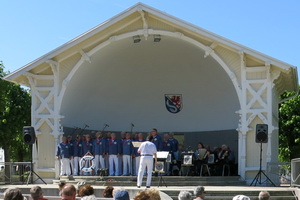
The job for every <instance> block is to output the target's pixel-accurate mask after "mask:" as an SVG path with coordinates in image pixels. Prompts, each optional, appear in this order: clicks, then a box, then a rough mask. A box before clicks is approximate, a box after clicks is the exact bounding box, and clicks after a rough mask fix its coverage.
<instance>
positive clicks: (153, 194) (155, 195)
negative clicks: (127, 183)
mask: <svg viewBox="0 0 300 200" xmlns="http://www.w3.org/2000/svg"><path fill="white" fill-rule="evenodd" d="M146 192H147V193H148V195H149V196H150V199H151V200H160V199H161V198H160V195H159V191H158V190H156V189H147V190H146Z"/></svg>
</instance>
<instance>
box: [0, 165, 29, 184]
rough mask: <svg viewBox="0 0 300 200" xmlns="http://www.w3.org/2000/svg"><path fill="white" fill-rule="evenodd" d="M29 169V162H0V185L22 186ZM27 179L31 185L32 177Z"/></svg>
mask: <svg viewBox="0 0 300 200" xmlns="http://www.w3.org/2000/svg"><path fill="white" fill-rule="evenodd" d="M31 168H32V163H31V162H0V184H24V183H25V182H27V179H28V175H29V172H30V170H31ZM29 179H30V180H29V182H30V183H32V176H31V177H29Z"/></svg>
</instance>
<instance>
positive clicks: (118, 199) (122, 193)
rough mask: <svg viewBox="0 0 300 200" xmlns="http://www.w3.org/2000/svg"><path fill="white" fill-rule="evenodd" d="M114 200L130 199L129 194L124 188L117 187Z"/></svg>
mask: <svg viewBox="0 0 300 200" xmlns="http://www.w3.org/2000/svg"><path fill="white" fill-rule="evenodd" d="M113 196H114V200H130V198H129V194H128V192H127V191H126V190H124V189H117V190H114V192H113Z"/></svg>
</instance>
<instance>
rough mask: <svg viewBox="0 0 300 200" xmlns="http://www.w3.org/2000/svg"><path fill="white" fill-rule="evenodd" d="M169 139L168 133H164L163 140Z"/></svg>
mask: <svg viewBox="0 0 300 200" xmlns="http://www.w3.org/2000/svg"><path fill="white" fill-rule="evenodd" d="M169 139H170V136H169V134H168V133H165V134H164V140H165V141H167V140H169Z"/></svg>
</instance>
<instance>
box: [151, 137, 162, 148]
mask: <svg viewBox="0 0 300 200" xmlns="http://www.w3.org/2000/svg"><path fill="white" fill-rule="evenodd" d="M152 142H153V143H154V144H155V146H156V149H157V151H162V149H163V141H162V139H161V137H160V136H159V135H156V136H154V137H153V140H152Z"/></svg>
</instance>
